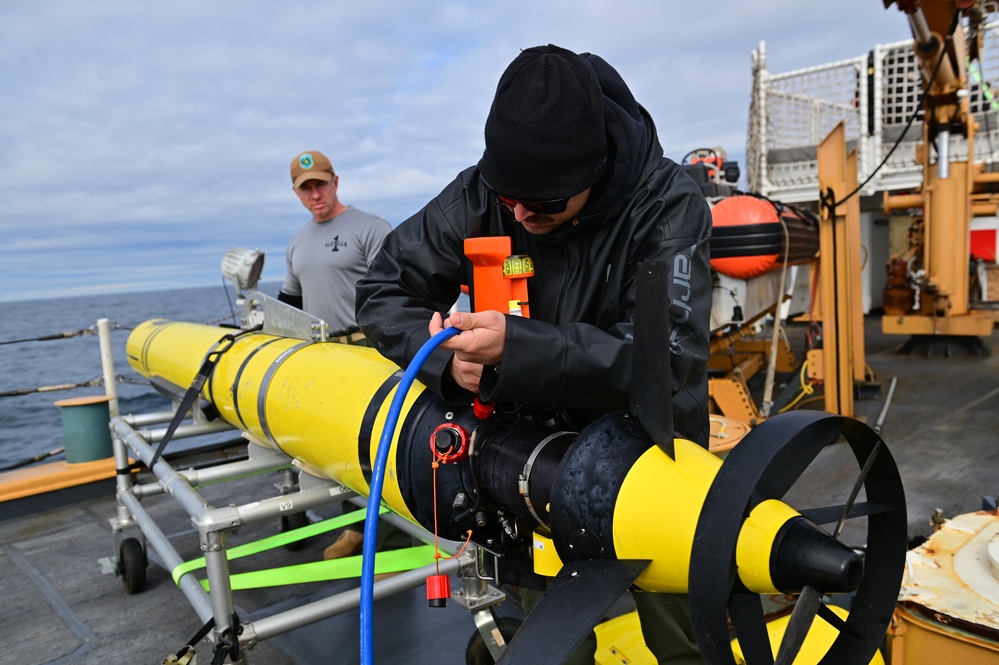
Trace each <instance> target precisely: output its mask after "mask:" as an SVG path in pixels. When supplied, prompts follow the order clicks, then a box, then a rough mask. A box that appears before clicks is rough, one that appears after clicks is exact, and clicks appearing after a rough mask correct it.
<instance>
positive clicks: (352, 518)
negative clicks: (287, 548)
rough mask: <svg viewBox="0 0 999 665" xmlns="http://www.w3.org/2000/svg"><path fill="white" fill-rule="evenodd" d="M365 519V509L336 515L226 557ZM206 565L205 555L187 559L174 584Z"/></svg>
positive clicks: (246, 545) (242, 547) (177, 570)
mask: <svg viewBox="0 0 999 665" xmlns="http://www.w3.org/2000/svg"><path fill="white" fill-rule="evenodd" d="M387 512H388V508H385V507H384V506H383V507H382V508H381V510H380V511H379V512H378V514H379V515H383V514H385V513H387ZM363 519H364V511H363V510H355V511H353V512H350V513H347V514H346V515H341V516H339V517H334V518H332V519H328V520H323V521H322V522H316V523H315V524H308V525H306V526H303V527H299V528H297V529H292V530H291V531H285V532H284V533H278V534H275V535H273V536H268V537H267V538H262V539H260V540H255V541H253V542H252V543H244V544H243V545H239V546H237V547H233V548H231V549H228V550H226V553H225V554H226V559H228V560H229V561H232V560H233V559H239V558H242V557H244V556H250V555H251V554H259V553H260V552H266V551H267V550H272V549H275V548H277V547H283V546H284V545H288V544H289V543H294V542H298V541H299V540H304V539H305V538H311V537H312V536H318V535H320V534H324V533H328V532H330V531H333V530H334V529H339V528H340V527H344V526H348V525H350V524H355V523H356V522H360V521H361V520H363ZM204 567H205V557H199V558H197V559H192V560H191V561H186V562H184V563H182V564H180V565H178V566H176V567H175V568H174V569H173V572H172V575H173V582H174V584H178V585H179V584H180V578H181V577H183V576H184V575H186V574H188V573H190V572H192V571H195V570H200V569H202V568H204Z"/></svg>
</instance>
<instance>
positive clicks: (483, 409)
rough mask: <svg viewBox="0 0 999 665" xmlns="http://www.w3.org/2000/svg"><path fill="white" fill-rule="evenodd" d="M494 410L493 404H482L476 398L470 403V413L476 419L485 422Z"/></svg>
mask: <svg viewBox="0 0 999 665" xmlns="http://www.w3.org/2000/svg"><path fill="white" fill-rule="evenodd" d="M495 410H496V405H495V404H492V403H490V404H483V403H482V402H480V401H479V398H478V397H476V398H475V401H474V402H472V413H474V414H475V417H476V418H478V419H479V420H485V419H486V418H488V417H489V416H491V415H493V411H495Z"/></svg>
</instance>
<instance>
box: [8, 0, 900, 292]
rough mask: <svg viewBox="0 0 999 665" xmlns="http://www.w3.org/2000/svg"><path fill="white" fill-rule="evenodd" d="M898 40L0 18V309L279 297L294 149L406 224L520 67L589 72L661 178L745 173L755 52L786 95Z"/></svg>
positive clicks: (464, 151)
mask: <svg viewBox="0 0 999 665" xmlns="http://www.w3.org/2000/svg"><path fill="white" fill-rule="evenodd" d="M908 38H909V31H908V26H907V23H906V21H905V19H904V16H903V15H902V14H900V13H899V12H898V11H897V10H896V9H895V8H894V7H893V8H892V9H890V10H885V9H884V8H883V5H882V2H881V0H840V1H839V2H835V3H818V2H801V1H800V0H744V1H742V2H729V3H700V2H683V3H680V2H662V0H641V1H638V0H618V1H617V2H609V1H606V0H605V1H603V2H598V1H596V0H549V1H548V2H523V1H520V0H508V1H506V2H502V3H500V2H491V3H486V2H471V1H467V2H453V1H447V0H386V1H378V0H375V1H372V2H364V3H320V2H304V1H296V0H291V1H289V2H281V3H277V2H264V1H263V0H246V1H242V2H236V1H235V0H219V1H217V2H188V1H185V0H180V1H173V2H169V3H155V4H154V3H137V2H125V1H124V0H121V1H111V0H103V1H102V0H87V1H86V2H79V1H76V0H46V1H45V2H5V3H2V4H0V43H2V44H3V45H4V47H3V49H0V109H2V111H0V302H2V301H11V300H27V299H35V298H49V297H63V296H74V295H88V294H102V293H115V292H123V291H144V290H155V289H168V288H175V287H177V288H179V287H189V286H210V285H216V284H218V283H219V281H220V280H221V275H220V272H219V262H220V261H221V258H222V256H223V254H225V252H226V251H228V250H229V249H230V248H232V247H236V246H242V247H249V248H254V249H259V250H262V251H264V252H266V255H267V256H266V262H265V268H264V274H263V279H264V280H265V281H277V280H280V279H281V278H282V277H283V273H284V248H285V243H286V242H287V240H288V238H289V237H290V236H291V234H292V233H293V232H294V231H295V230H296V229H297V228H298V227H299V226H300V225H301V224H303V223H305V222H306V221H307V220H308V219H309V216H308V213H307V212H306V211H305V210H304V209H303V208H302V207H301V204H300V203H299V202H298V200H297V199H296V198H295V196H294V195H293V193H292V191H291V183H290V178H289V175H288V164H289V162H290V160H291V158H292V157H293V156H294V155H296V154H297V153H299V152H301V151H303V150H307V149H318V150H322V151H323V152H325V153H326V154H327V155H329V156H330V158H331V159H332V161H333V164H334V166H335V167H336V169H337V171H338V173H339V174H340V178H341V180H340V195H341V198H342V199H343V200H344V201H345V202H346V203H350V204H353V205H356V206H358V207H360V208H364V209H366V210H369V211H371V212H374V213H376V214H379V215H381V216H382V217H385V218H386V219H388V220H389V222H390V223H392V224H393V225H395V224H398V223H399V222H400V221H402V220H403V219H405V218H406V217H408V216H409V215H410V214H412V213H414V212H416V211H417V210H418V209H419V208H420V207H421V206H422V204H423V203H425V202H426V201H427V200H429V199H430V198H431V197H433V196H434V195H436V194H437V193H438V192H439V191H440V189H441V188H443V186H444V185H445V184H447V183H448V182H449V181H450V180H451V179H452V178H453V177H454V175H455V174H456V173H457V172H458V171H459V170H461V169H462V168H464V167H466V166H468V165H470V164H472V163H474V162H475V161H477V160H478V158H479V156H480V155H481V152H482V147H483V142H482V127H483V123H484V121H485V117H486V114H487V112H488V110H489V103H490V101H491V99H492V94H493V91H494V90H495V86H496V81H497V80H498V79H499V76H500V74H501V73H502V71H503V69H504V68H505V67H506V65H507V64H508V63H509V62H510V60H512V59H513V58H514V57H515V56H516V54H517V52H518V50H519V49H521V48H526V47H529V46H534V45H537V44H543V43H549V42H551V43H555V44H558V45H560V46H564V47H566V48H570V49H572V50H575V51H578V52H582V51H590V52H593V53H597V54H599V55H601V56H603V57H604V58H605V59H606V60H607V61H608V62H610V63H611V64H612V65H614V66H615V67H616V68H617V69H618V70H619V71H620V72H621V73H622V75H623V76H624V78H625V80H626V81H627V82H628V83H629V85H630V86H631V88H632V91H633V92H634V93H635V96H636V97H637V98H638V100H639V102H641V103H642V104H643V105H644V106H645V107H646V108H648V109H649V111H650V112H651V114H652V116H653V118H654V119H655V120H656V123H657V125H658V128H659V134H660V139H661V141H662V143H663V146H664V148H665V150H666V153H667V155H668V156H670V157H672V158H673V159H676V160H679V159H680V158H682V157H683V155H684V154H686V153H687V152H688V151H689V150H692V149H695V148H699V147H713V146H722V147H724V148H725V149H726V150H727V151H728V153H729V157H730V158H732V159H736V160H738V161H739V162H740V164H742V163H744V159H743V155H744V152H745V132H746V121H747V112H748V108H749V101H750V87H751V76H750V71H751V70H750V66H751V60H750V54H751V52H752V51H753V49H755V48H756V47H757V46H758V45H759V43H760V42H761V41H765V42H766V53H767V63H768V69H769V70H770V71H771V72H773V73H782V72H786V71H789V70H793V69H799V68H803V67H810V66H813V65H818V64H822V63H827V62H831V61H834V60H841V59H845V58H852V57H855V56H858V55H863V54H865V53H866V52H867V51H868V50H869V49H870V48H872V47H873V46H874V45H875V44H878V43H880V44H886V43H892V42H896V41H900V40H904V39H908Z"/></svg>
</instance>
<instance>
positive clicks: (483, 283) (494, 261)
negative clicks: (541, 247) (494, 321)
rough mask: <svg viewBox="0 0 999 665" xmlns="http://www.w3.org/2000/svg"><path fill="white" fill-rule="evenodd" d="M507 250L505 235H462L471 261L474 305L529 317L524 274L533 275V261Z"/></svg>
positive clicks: (480, 310)
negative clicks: (472, 236)
mask: <svg viewBox="0 0 999 665" xmlns="http://www.w3.org/2000/svg"><path fill="white" fill-rule="evenodd" d="M510 251H511V250H510V238H509V236H493V237H486V238H466V239H465V256H467V257H468V260H469V261H471V262H472V285H473V291H472V294H473V298H474V303H475V307H474V309H475V311H476V312H483V311H485V310H489V309H492V310H495V311H497V312H502V313H504V314H514V315H517V316H524V317H528V318H530V309H529V308H528V303H527V278H528V277H532V276H533V275H534V262H533V261H531V258H530V257H529V256H523V255H517V256H512V255H511V254H510Z"/></svg>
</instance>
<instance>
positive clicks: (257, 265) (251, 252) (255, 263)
mask: <svg viewBox="0 0 999 665" xmlns="http://www.w3.org/2000/svg"><path fill="white" fill-rule="evenodd" d="M263 271H264V253H263V252H261V251H260V250H258V249H244V248H243V247H233V248H232V249H230V250H229V251H228V252H227V253H226V255H225V256H223V257H222V275H223V276H224V277H225V278H226V279H228V280H229V281H231V282H232V283H233V284H235V285H236V293H237V295H238V296H239V297H243V296H244V295H246V293H247V292H249V291H253V290H254V289H256V288H257V282H259V281H260V273H262V272H263Z"/></svg>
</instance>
